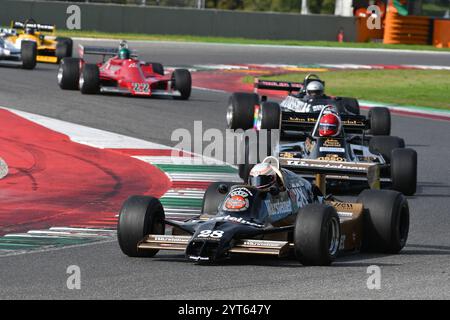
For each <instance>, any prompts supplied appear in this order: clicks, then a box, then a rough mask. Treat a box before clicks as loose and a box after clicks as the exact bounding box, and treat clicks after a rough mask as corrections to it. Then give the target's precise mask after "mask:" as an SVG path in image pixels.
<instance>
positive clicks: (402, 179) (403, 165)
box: [391, 149, 417, 196]
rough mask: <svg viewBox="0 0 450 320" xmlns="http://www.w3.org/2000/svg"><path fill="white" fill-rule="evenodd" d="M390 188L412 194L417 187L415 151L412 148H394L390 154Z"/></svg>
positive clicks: (408, 194)
mask: <svg viewBox="0 0 450 320" xmlns="http://www.w3.org/2000/svg"><path fill="white" fill-rule="evenodd" d="M391 181H392V189H394V190H397V191H400V192H402V193H403V194H404V195H407V196H412V195H414V194H415V193H416V188H417V152H416V151H415V150H413V149H394V150H392V156H391Z"/></svg>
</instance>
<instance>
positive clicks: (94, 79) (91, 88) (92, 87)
mask: <svg viewBox="0 0 450 320" xmlns="http://www.w3.org/2000/svg"><path fill="white" fill-rule="evenodd" d="M79 86H80V91H81V93H83V94H95V93H98V92H99V91H100V70H99V69H98V66H97V65H96V64H85V65H84V67H83V70H82V71H81V74H80V80H79Z"/></svg>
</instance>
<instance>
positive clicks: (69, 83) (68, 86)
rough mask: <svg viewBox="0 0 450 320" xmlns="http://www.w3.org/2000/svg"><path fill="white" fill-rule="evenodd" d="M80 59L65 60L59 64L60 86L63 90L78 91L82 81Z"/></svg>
mask: <svg viewBox="0 0 450 320" xmlns="http://www.w3.org/2000/svg"><path fill="white" fill-rule="evenodd" d="M80 61H81V60H80V59H78V58H64V59H62V60H61V62H60V63H59V68H58V85H59V87H60V88H61V89H63V90H77V89H78V81H79V79H80Z"/></svg>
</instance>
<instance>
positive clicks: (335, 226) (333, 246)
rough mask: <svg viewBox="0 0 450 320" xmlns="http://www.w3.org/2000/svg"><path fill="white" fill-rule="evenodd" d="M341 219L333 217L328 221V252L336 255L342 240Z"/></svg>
mask: <svg viewBox="0 0 450 320" xmlns="http://www.w3.org/2000/svg"><path fill="white" fill-rule="evenodd" d="M340 238H341V237H340V232H339V221H337V219H336V218H331V220H330V221H329V222H328V253H329V254H330V255H332V256H334V255H335V254H336V253H337V251H338V249H339V242H340Z"/></svg>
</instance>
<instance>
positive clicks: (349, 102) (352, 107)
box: [340, 98, 361, 115]
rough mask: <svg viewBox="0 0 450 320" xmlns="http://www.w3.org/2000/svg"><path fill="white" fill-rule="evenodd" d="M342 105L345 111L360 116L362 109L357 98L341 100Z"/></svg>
mask: <svg viewBox="0 0 450 320" xmlns="http://www.w3.org/2000/svg"><path fill="white" fill-rule="evenodd" d="M340 101H341V104H342V105H343V106H344V110H345V111H346V112H348V113H352V114H357V115H359V114H360V113H361V112H360V108H359V102H358V100H357V99H355V98H340Z"/></svg>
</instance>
